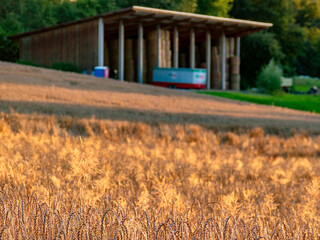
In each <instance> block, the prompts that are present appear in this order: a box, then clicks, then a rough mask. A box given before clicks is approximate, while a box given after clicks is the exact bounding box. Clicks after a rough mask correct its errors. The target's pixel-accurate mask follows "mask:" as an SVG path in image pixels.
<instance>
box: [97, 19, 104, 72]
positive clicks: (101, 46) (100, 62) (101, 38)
mask: <svg viewBox="0 0 320 240" xmlns="http://www.w3.org/2000/svg"><path fill="white" fill-rule="evenodd" d="M98 39H99V40H98V41H99V42H98V48H99V50H98V65H99V66H103V60H104V59H103V57H104V23H103V19H102V18H99V36H98Z"/></svg>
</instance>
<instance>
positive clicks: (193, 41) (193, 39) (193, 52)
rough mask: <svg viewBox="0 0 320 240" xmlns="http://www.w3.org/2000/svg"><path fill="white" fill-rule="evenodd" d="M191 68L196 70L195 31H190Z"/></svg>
mask: <svg viewBox="0 0 320 240" xmlns="http://www.w3.org/2000/svg"><path fill="white" fill-rule="evenodd" d="M190 68H195V34H194V29H193V28H191V29H190Z"/></svg>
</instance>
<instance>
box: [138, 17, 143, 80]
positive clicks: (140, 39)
mask: <svg viewBox="0 0 320 240" xmlns="http://www.w3.org/2000/svg"><path fill="white" fill-rule="evenodd" d="M138 83H140V84H142V83H143V27H142V23H141V22H140V23H139V25H138Z"/></svg>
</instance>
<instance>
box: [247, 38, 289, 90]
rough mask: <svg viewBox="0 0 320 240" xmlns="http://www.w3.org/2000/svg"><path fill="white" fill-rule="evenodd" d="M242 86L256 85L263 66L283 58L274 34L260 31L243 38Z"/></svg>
mask: <svg viewBox="0 0 320 240" xmlns="http://www.w3.org/2000/svg"><path fill="white" fill-rule="evenodd" d="M241 49H242V50H241V76H242V78H241V79H242V80H241V88H242V89H246V88H248V87H255V86H256V79H257V76H258V74H259V73H260V71H261V68H262V66H264V65H266V64H268V62H269V61H270V60H271V59H272V58H274V59H276V60H281V59H282V58H283V54H282V51H281V47H280V45H279V42H278V40H277V39H276V38H275V36H274V34H272V33H268V32H259V33H255V34H252V35H249V36H247V37H244V38H242V40H241Z"/></svg>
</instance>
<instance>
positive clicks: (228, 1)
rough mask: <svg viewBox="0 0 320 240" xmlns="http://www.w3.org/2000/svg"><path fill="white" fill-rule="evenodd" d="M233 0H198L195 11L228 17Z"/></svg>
mask: <svg viewBox="0 0 320 240" xmlns="http://www.w3.org/2000/svg"><path fill="white" fill-rule="evenodd" d="M232 4H233V0H198V9H197V12H198V13H201V14H207V15H214V16H218V17H228V16H229V11H230V10H231V7H232Z"/></svg>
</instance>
